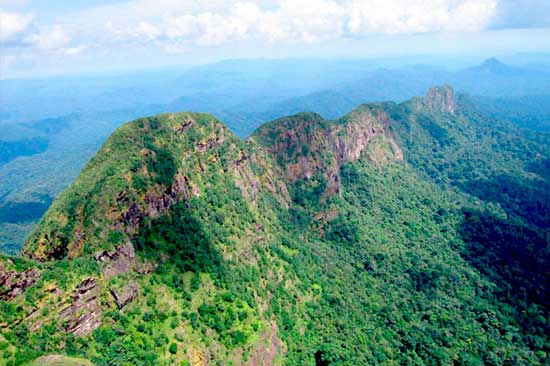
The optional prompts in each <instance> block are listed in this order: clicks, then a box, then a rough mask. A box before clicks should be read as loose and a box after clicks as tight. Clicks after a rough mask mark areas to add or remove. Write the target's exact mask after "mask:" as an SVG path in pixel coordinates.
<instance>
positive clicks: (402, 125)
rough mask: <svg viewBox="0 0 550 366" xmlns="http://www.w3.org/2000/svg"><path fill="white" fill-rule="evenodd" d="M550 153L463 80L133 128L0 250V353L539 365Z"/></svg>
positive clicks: (16, 358)
mask: <svg viewBox="0 0 550 366" xmlns="http://www.w3.org/2000/svg"><path fill="white" fill-rule="evenodd" d="M549 146H550V137H549V136H547V135H544V134H537V133H534V132H527V131H523V130H520V129H518V128H515V127H513V126H512V125H508V124H506V123H500V122H497V121H492V120H486V119H484V118H483V117H481V116H480V115H479V114H478V113H477V112H476V111H475V109H474V108H473V107H472V105H471V103H470V102H469V101H468V98H467V97H465V96H455V94H454V93H453V91H452V89H451V88H449V87H439V88H433V89H432V90H431V91H430V92H429V93H428V95H427V96H426V97H424V98H414V99H412V100H410V101H408V102H405V103H402V104H395V103H377V104H369V105H364V106H361V107H359V108H357V109H356V110H354V111H353V112H351V113H350V114H348V115H346V116H345V117H343V118H341V119H339V120H335V121H326V120H324V119H323V118H322V117H321V116H319V115H316V114H313V113H301V114H298V115H295V116H291V117H287V118H282V119H279V120H276V121H274V122H271V123H268V124H266V125H263V126H262V127H260V128H259V129H258V130H257V131H256V132H255V133H254V134H253V135H252V136H251V137H250V138H249V139H247V140H244V141H243V140H240V139H238V138H237V137H235V136H234V135H233V134H232V133H231V131H229V129H228V128H227V127H226V126H225V125H223V124H222V123H221V122H219V121H218V120H216V119H215V118H214V117H212V116H210V115H206V114H196V113H179V114H165V115H160V116H156V117H150V118H142V119H139V120H137V121H134V122H132V123H129V124H126V125H125V126H123V127H121V128H119V129H118V130H117V131H116V132H115V133H114V134H113V135H112V136H111V138H110V139H109V140H108V141H107V142H106V143H105V145H104V146H103V147H102V149H101V150H100V151H99V153H98V154H97V155H96V157H95V158H94V159H92V160H91V161H90V163H88V165H87V166H86V168H85V169H84V171H83V172H82V174H81V176H80V177H79V178H78V179H77V181H76V182H75V183H73V184H72V185H71V186H70V187H69V188H68V189H67V190H66V191H65V192H64V193H63V194H61V195H60V196H59V197H58V198H57V200H56V201H55V202H54V203H53V205H52V206H51V207H50V209H49V210H48V212H47V213H46V215H45V216H44V217H43V218H42V220H41V221H40V223H39V224H38V225H37V227H36V228H35V230H34V231H33V233H32V234H31V236H30V237H29V239H28V241H27V243H26V245H25V247H24V250H23V256H22V257H21V258H8V257H5V258H2V259H1V262H0V263H1V264H0V266H1V267H0V284H1V287H0V296H1V298H2V300H1V302H0V305H1V308H0V311H1V315H2V316H1V318H0V319H2V322H1V324H0V327H2V336H1V337H0V346H1V350H0V360H3V362H4V363H5V364H15V365H19V364H25V363H27V362H31V361H32V360H34V359H37V358H38V357H40V356H44V355H49V354H55V353H62V354H65V355H69V356H75V357H80V358H85V359H88V360H90V361H92V362H93V363H94V364H96V365H141V364H143V365H159V364H160V365H172V364H181V365H193V366H195V365H218V364H219V365H222V364H223V365H227V364H233V365H255V366H256V365H258V366H259V365H278V364H284V365H409V364H417V365H449V364H455V365H481V364H484V365H504V364H509V365H544V364H546V363H547V362H548V360H549V359H548V353H549V351H550V349H549V347H548V344H550V342H549V341H550V340H549V338H548V334H549V331H548V330H549V322H548V314H549V308H550V306H549V304H548V289H547V284H548V283H549V281H548V280H549V279H550V276H549V273H548V267H549V266H548V265H547V264H548V261H549V258H550V256H549V251H550V245H549V236H550V235H549V234H548V217H547V214H548V212H549V210H548V203H549V202H550V200H547V197H548V192H549V191H550V190H549V189H547V188H548V184H549V176H550V174H549V171H548V168H549V164H548V161H550V156H548V151H549V149H548V147H549ZM511 182H512V183H513V184H512V183H511ZM545 215H546V216H545Z"/></svg>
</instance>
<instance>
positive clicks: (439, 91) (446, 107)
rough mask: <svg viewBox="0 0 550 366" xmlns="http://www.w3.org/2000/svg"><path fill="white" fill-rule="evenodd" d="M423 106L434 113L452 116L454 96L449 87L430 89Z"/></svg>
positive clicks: (454, 108)
mask: <svg viewBox="0 0 550 366" xmlns="http://www.w3.org/2000/svg"><path fill="white" fill-rule="evenodd" d="M424 104H425V106H426V107H427V108H429V109H432V110H434V111H440V112H444V113H451V114H454V113H455V111H456V104H457V102H456V96H455V94H454V91H453V89H452V88H451V87H450V86H447V85H446V86H441V87H439V86H436V87H433V88H432V89H430V91H429V92H428V94H427V95H426V98H425V100H424Z"/></svg>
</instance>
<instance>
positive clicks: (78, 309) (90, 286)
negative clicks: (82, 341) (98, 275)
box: [59, 278, 101, 337]
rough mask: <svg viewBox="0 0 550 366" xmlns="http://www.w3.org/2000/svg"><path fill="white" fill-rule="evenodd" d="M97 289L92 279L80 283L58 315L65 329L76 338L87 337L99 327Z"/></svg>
mask: <svg viewBox="0 0 550 366" xmlns="http://www.w3.org/2000/svg"><path fill="white" fill-rule="evenodd" d="M98 297H99V288H98V287H97V283H96V281H95V279H94V278H87V279H85V280H84V281H82V282H81V283H80V284H79V285H78V286H77V287H76V289H75V290H74V291H73V293H72V294H71V302H70V304H69V305H68V306H67V307H65V308H64V309H63V310H61V312H60V313H59V317H60V319H61V320H62V321H63V322H65V329H66V330H67V331H68V332H71V333H73V334H74V335H75V336H77V337H83V336H87V335H89V334H90V333H91V332H92V331H93V330H94V329H96V328H97V327H99V326H100V324H101V319H100V310H101V309H100V304H99V299H98Z"/></svg>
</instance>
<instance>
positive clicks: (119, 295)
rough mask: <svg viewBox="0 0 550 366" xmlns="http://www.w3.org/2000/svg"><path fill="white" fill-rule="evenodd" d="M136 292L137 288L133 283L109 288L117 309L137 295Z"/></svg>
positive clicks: (120, 308)
mask: <svg viewBox="0 0 550 366" xmlns="http://www.w3.org/2000/svg"><path fill="white" fill-rule="evenodd" d="M138 292H139V289H138V287H137V285H136V284H135V283H129V284H128V285H126V286H124V287H122V288H121V289H118V290H111V294H112V295H113V298H114V299H115V302H116V304H117V307H118V309H119V310H122V308H124V307H125V306H126V305H128V304H129V303H130V302H132V301H133V300H134V299H135V298H136V297H137V295H138Z"/></svg>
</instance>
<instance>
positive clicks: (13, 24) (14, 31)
mask: <svg viewBox="0 0 550 366" xmlns="http://www.w3.org/2000/svg"><path fill="white" fill-rule="evenodd" d="M32 19H33V16H32V15H31V14H22V13H14V12H6V11H1V10H0V41H2V42H7V41H12V40H14V39H16V38H17V37H18V36H20V35H21V34H23V33H24V32H25V31H26V30H27V29H28V28H29V26H30V24H31V22H32Z"/></svg>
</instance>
